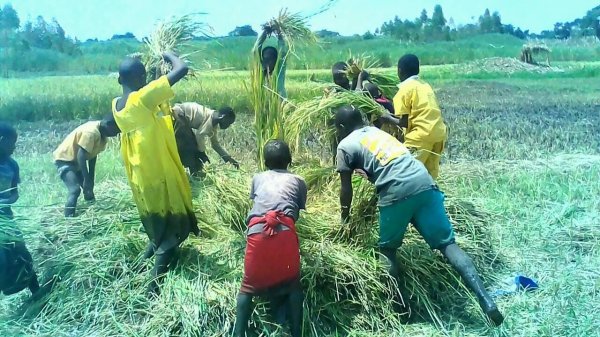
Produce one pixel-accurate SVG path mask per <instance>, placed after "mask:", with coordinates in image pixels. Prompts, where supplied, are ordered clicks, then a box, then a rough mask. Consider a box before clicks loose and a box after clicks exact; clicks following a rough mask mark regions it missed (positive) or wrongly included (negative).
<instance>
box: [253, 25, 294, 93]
mask: <svg viewBox="0 0 600 337" xmlns="http://www.w3.org/2000/svg"><path fill="white" fill-rule="evenodd" d="M271 34H276V35H277V44H278V46H277V47H278V48H275V47H272V46H267V47H263V45H264V43H265V41H266V40H267V37H269V36H270V35H271ZM278 49H279V50H278ZM253 52H254V54H255V57H258V58H259V59H260V64H261V67H262V76H263V79H264V80H265V81H266V82H267V83H269V84H270V85H271V86H272V85H273V83H276V84H277V86H276V88H273V89H275V90H276V92H277V94H278V95H279V96H280V97H282V98H283V99H286V98H287V91H286V89H285V72H286V69H287V56H288V46H287V44H286V43H285V39H284V38H283V34H282V33H281V32H280V31H278V30H277V28H276V27H273V26H272V25H271V24H266V25H264V26H263V31H262V33H261V34H260V36H259V37H258V39H257V40H256V43H255V45H254V48H253ZM273 81H275V82H273Z"/></svg>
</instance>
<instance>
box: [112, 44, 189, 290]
mask: <svg viewBox="0 0 600 337" xmlns="http://www.w3.org/2000/svg"><path fill="white" fill-rule="evenodd" d="M163 57H164V58H165V60H166V61H167V62H169V63H171V65H172V66H173V70H172V71H171V72H169V73H168V74H167V75H165V76H162V77H160V78H159V79H157V80H155V81H152V82H150V83H148V84H146V69H145V67H144V65H143V64H142V63H141V62H140V60H138V59H133V58H127V59H125V60H124V61H123V62H122V63H121V65H120V67H119V84H121V86H122V87H123V96H121V97H118V98H116V99H114V101H113V115H114V117H115V120H116V122H117V125H118V126H119V128H120V129H121V154H122V156H123V161H124V163H125V169H126V171H127V177H128V179H129V185H130V186H131V190H132V192H133V198H134V200H135V203H136V205H137V208H138V211H139V213H140V218H141V221H142V224H143V225H144V228H145V230H146V233H147V234H148V237H149V239H150V244H149V246H148V249H147V251H146V254H145V257H146V258H150V257H152V256H153V255H155V256H156V257H155V265H154V268H153V270H152V277H153V280H152V281H151V283H150V285H149V288H148V291H149V292H150V293H153V294H158V283H157V281H158V280H157V277H158V276H160V275H163V274H164V273H166V271H167V269H168V266H169V264H170V263H171V262H172V260H173V257H174V253H175V251H176V250H177V248H178V247H179V244H181V242H183V241H184V240H185V239H186V238H187V237H188V236H189V233H190V232H193V233H194V234H196V235H198V234H199V230H198V226H197V220H196V216H195V215H194V212H193V209H192V193H191V188H190V185H189V181H188V179H187V176H186V174H185V171H184V169H183V166H182V164H181V160H180V158H179V154H178V153H177V145H176V142H175V135H174V131H173V122H172V119H171V116H170V108H169V105H168V100H169V99H171V98H173V96H174V93H173V90H172V89H171V86H173V85H174V84H175V83H177V82H178V81H179V80H181V79H182V78H183V77H184V76H185V75H186V74H187V72H188V68H187V66H186V64H185V63H184V62H183V61H181V60H180V59H179V58H178V57H177V56H175V55H174V54H172V53H165V54H164V55H163Z"/></svg>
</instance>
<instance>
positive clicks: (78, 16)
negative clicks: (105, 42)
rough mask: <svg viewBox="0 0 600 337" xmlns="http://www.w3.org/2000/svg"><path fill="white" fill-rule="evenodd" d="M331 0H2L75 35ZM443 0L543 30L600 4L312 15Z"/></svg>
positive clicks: (361, 21)
mask: <svg viewBox="0 0 600 337" xmlns="http://www.w3.org/2000/svg"><path fill="white" fill-rule="evenodd" d="M328 1H330V0H161V1H156V0H0V4H3V3H5V2H10V3H11V4H12V6H13V7H14V8H15V10H16V11H17V12H18V13H19V17H20V18H21V21H22V22H24V21H27V20H31V19H35V18H36V17H37V16H38V15H42V16H43V17H44V18H45V19H47V21H49V20H50V19H51V18H53V17H55V18H56V19H57V20H58V22H59V23H60V24H61V25H62V27H63V28H64V29H65V31H66V32H67V35H69V36H71V37H77V38H79V39H80V40H86V39H88V38H99V39H108V38H110V37H111V36H112V35H113V34H124V33H125V32H132V33H133V34H135V36H136V37H138V38H141V37H144V36H147V35H149V33H150V32H151V31H152V29H153V27H154V24H155V23H156V22H157V21H158V20H161V19H165V18H168V17H171V16H181V15H184V14H188V13H197V12H205V13H208V15H206V18H205V21H206V23H208V24H209V25H210V26H212V27H213V29H214V34H215V35H216V36H223V35H227V33H228V32H230V31H231V30H233V29H234V28H235V27H236V26H241V25H245V24H250V25H252V26H253V28H254V29H255V30H258V29H259V28H260V24H262V23H264V22H266V21H267V20H268V19H270V18H272V17H273V16H275V15H276V14H277V13H278V12H279V10H280V9H281V8H284V7H287V8H288V9H289V10H290V11H291V12H302V13H307V14H311V13H315V12H316V11H317V10H318V9H319V8H321V7H322V6H323V5H324V4H326V3H327V2H328ZM436 4H440V5H441V6H442V8H443V10H444V15H445V17H446V19H450V18H452V19H453V20H454V22H455V24H456V25H460V24H468V23H474V22H475V21H476V20H477V18H478V17H479V16H480V15H481V14H482V13H483V12H484V11H485V9H486V8H489V9H490V11H491V12H493V11H498V12H499V13H500V15H501V17H502V22H503V23H505V24H508V23H510V24H513V25H515V26H518V27H521V28H523V29H524V30H525V29H529V30H530V31H531V32H535V33H539V32H540V31H542V30H545V29H552V27H553V25H554V23H555V22H564V21H572V20H574V19H575V18H578V17H582V16H583V15H585V13H586V12H587V11H588V10H589V9H591V8H593V7H595V6H597V5H598V0H569V1H550V0H419V1H415V0H337V1H334V3H333V5H331V7H330V8H329V10H327V11H326V12H324V13H321V14H319V15H316V16H314V17H312V18H311V19H310V20H309V23H310V26H311V28H312V29H313V30H320V29H328V30H332V31H336V32H339V33H341V34H342V35H352V34H356V33H358V34H363V33H365V32H366V31H368V30H370V31H374V30H375V29H376V28H378V27H381V24H382V23H383V22H385V21H389V20H391V19H393V18H394V16H396V15H397V16H399V17H400V18H402V19H414V18H416V17H418V16H419V14H420V13H421V10H422V9H424V8H425V9H426V10H427V12H428V13H429V15H430V16H431V13H432V12H433V7H434V6H435V5H436Z"/></svg>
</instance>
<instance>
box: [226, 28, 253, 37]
mask: <svg viewBox="0 0 600 337" xmlns="http://www.w3.org/2000/svg"><path fill="white" fill-rule="evenodd" d="M257 35H258V33H257V32H256V31H255V30H254V29H252V26H250V25H244V26H239V27H235V29H234V30H232V31H231V32H229V36H257Z"/></svg>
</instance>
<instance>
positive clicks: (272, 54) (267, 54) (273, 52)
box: [261, 46, 279, 60]
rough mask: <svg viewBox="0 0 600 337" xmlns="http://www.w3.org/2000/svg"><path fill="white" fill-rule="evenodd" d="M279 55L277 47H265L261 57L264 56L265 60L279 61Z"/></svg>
mask: <svg viewBox="0 0 600 337" xmlns="http://www.w3.org/2000/svg"><path fill="white" fill-rule="evenodd" d="M278 54H279V53H278V52H277V49H276V48H275V47H272V46H267V47H264V48H263V50H262V52H261V56H262V58H263V60H264V59H265V58H270V59H274V60H277V55H278Z"/></svg>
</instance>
